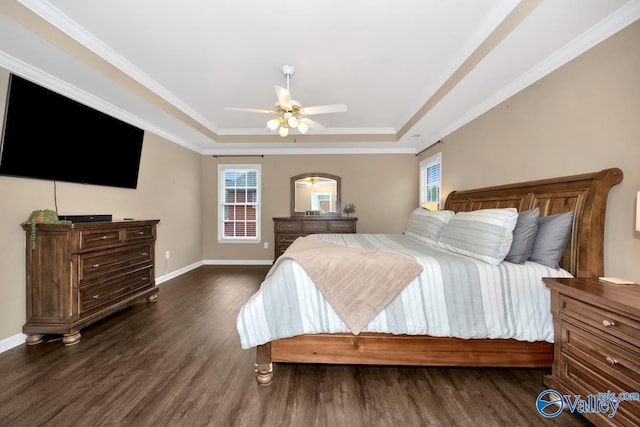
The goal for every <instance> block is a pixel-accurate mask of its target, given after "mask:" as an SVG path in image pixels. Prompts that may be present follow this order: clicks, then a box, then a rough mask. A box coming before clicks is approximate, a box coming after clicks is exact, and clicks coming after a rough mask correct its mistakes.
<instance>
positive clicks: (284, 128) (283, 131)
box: [278, 126, 289, 138]
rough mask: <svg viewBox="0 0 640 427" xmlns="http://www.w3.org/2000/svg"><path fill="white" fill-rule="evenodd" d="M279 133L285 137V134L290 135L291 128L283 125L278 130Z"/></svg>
mask: <svg viewBox="0 0 640 427" xmlns="http://www.w3.org/2000/svg"><path fill="white" fill-rule="evenodd" d="M278 133H279V134H280V136H281V137H283V138H284V137H285V136H287V135H289V128H286V127H284V126H281V127H280V129H279V130H278Z"/></svg>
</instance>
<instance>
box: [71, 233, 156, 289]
mask: <svg viewBox="0 0 640 427" xmlns="http://www.w3.org/2000/svg"><path fill="white" fill-rule="evenodd" d="M152 251H153V245H152V244H151V243H148V244H142V245H135V246H126V247H122V248H117V249H112V250H104V251H98V252H91V253H88V254H81V255H78V282H79V283H80V284H81V285H82V284H83V283H85V282H88V281H91V280H94V279H97V278H100V277H102V276H105V275H114V274H118V273H119V272H126V271H128V270H131V269H135V268H140V267H141V266H151V255H152Z"/></svg>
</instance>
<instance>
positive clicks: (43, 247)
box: [22, 220, 159, 345]
mask: <svg viewBox="0 0 640 427" xmlns="http://www.w3.org/2000/svg"><path fill="white" fill-rule="evenodd" d="M158 222H159V220H147V221H114V222H111V221H109V222H87V223H75V224H37V225H36V242H35V248H32V247H31V243H30V235H31V226H30V225H23V228H24V230H25V232H26V240H27V248H26V268H27V270H26V287H27V288H26V295H27V316H26V317H27V322H26V323H25V325H24V326H23V328H22V330H23V332H24V333H25V334H27V344H30V345H33V344H38V343H39V342H41V341H42V339H43V336H44V334H63V339H62V341H63V343H65V344H66V345H72V344H76V343H77V342H78V341H79V340H80V329H81V328H83V327H84V326H87V325H89V324H91V323H93V322H95V321H97V320H100V319H102V318H104V317H105V316H108V315H110V314H112V313H114V312H116V311H118V310H120V309H122V308H124V307H126V306H127V305H130V304H131V303H133V302H134V301H136V300H138V299H141V298H145V297H146V298H147V300H148V301H149V302H153V301H155V300H156V299H157V292H158V291H157V288H156V286H155V274H154V258H155V238H156V224H157V223H158Z"/></svg>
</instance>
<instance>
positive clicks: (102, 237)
mask: <svg viewBox="0 0 640 427" xmlns="http://www.w3.org/2000/svg"><path fill="white" fill-rule="evenodd" d="M108 238H109V237H108V236H100V240H107V239H108Z"/></svg>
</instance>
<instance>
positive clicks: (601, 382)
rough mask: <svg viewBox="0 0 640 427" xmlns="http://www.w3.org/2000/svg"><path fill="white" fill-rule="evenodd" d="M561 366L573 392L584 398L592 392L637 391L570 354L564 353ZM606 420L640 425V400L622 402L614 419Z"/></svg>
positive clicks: (592, 393) (619, 423) (625, 424)
mask: <svg viewBox="0 0 640 427" xmlns="http://www.w3.org/2000/svg"><path fill="white" fill-rule="evenodd" d="M560 366H562V368H561V370H562V373H561V375H562V377H564V378H565V380H564V381H567V380H568V381H569V382H570V384H571V389H572V390H571V391H572V394H574V395H580V396H581V397H582V398H583V399H586V397H587V395H590V394H591V395H597V394H599V393H606V392H608V391H611V392H613V393H615V394H619V393H620V392H634V391H635V390H629V387H627V386H621V385H619V384H617V383H616V382H614V381H611V378H610V377H608V376H606V375H602V374H601V373H600V372H597V371H595V372H594V371H593V370H592V369H591V368H590V367H589V366H587V365H584V364H583V363H582V362H581V361H580V360H577V359H573V358H572V357H570V356H566V355H563V356H562V362H561V363H560ZM601 417H602V419H605V418H607V416H606V415H604V414H603V415H601ZM606 421H608V422H611V421H613V422H614V423H615V425H620V426H638V425H640V402H638V401H633V400H628V401H623V402H620V405H619V406H618V410H617V412H616V414H615V416H614V418H613V420H610V419H607V420H606Z"/></svg>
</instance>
